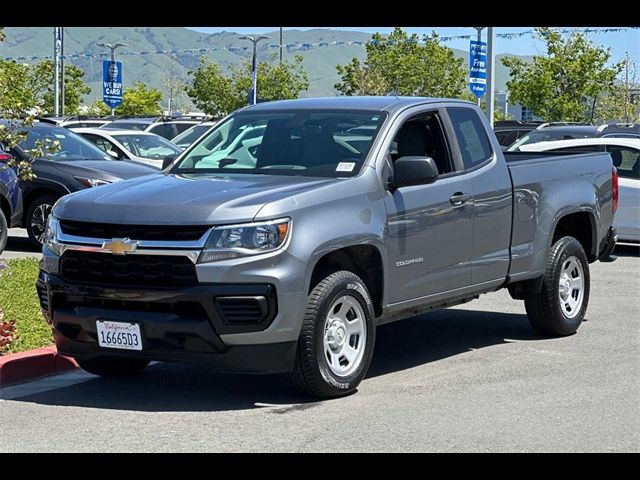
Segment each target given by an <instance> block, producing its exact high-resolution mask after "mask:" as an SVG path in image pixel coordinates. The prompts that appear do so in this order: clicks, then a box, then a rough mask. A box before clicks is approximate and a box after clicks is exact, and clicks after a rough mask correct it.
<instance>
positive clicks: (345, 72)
mask: <svg viewBox="0 0 640 480" xmlns="http://www.w3.org/2000/svg"><path fill="white" fill-rule="evenodd" d="M366 53H367V56H366V59H365V61H364V63H362V62H360V60H358V59H357V58H354V59H353V60H351V62H350V63H348V64H346V65H338V66H337V67H336V69H337V71H338V75H340V80H341V81H340V82H339V83H336V84H335V88H336V89H337V90H338V91H339V92H340V93H342V94H344V95H385V94H387V93H389V92H394V93H396V94H398V95H419V96H429V97H460V96H461V95H463V92H464V91H465V89H466V88H467V76H468V75H467V71H466V69H465V68H464V60H463V59H462V58H456V57H455V55H454V53H453V50H452V49H450V48H449V47H446V46H444V45H440V41H439V39H438V35H437V34H436V33H435V32H433V33H432V35H431V36H429V35H424V36H423V37H422V43H421V42H420V41H419V37H418V35H416V34H412V35H408V34H407V32H405V31H404V30H402V29H401V28H397V27H396V28H395V29H394V30H393V32H392V33H391V34H389V36H387V37H384V36H382V35H381V34H380V33H376V34H374V35H373V36H372V38H371V42H369V43H368V44H367V46H366Z"/></svg>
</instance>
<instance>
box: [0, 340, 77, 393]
mask: <svg viewBox="0 0 640 480" xmlns="http://www.w3.org/2000/svg"><path fill="white" fill-rule="evenodd" d="M77 367H78V364H77V363H76V362H75V360H73V359H72V358H69V357H65V356H62V355H58V351H57V350H56V347H55V346H54V345H51V346H50V347H44V348H36V349H35V350H29V351H26V352H18V353H12V354H11V355H4V356H2V357H0V388H1V387H6V386H7V385H11V384H14V383H19V382H25V381H27V380H33V379H35V378H39V377H45V376H47V375H55V374H56V373H61V372H65V371H67V370H73V369H74V368H77Z"/></svg>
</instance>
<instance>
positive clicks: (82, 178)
mask: <svg viewBox="0 0 640 480" xmlns="http://www.w3.org/2000/svg"><path fill="white" fill-rule="evenodd" d="M24 130H25V131H26V134H27V135H26V138H25V139H24V140H23V141H22V142H21V143H20V144H19V145H18V147H16V148H13V149H11V151H10V153H11V155H13V156H15V157H16V158H17V159H18V160H27V161H30V162H32V169H33V172H34V173H35V175H36V178H35V179H33V180H26V181H21V182H20V187H21V189H22V195H23V199H24V215H23V217H22V222H21V225H20V226H22V227H24V228H26V229H27V233H28V234H29V238H30V239H31V241H32V242H33V243H34V244H35V245H38V246H39V245H42V243H43V237H44V230H45V226H46V222H47V218H48V216H49V213H50V212H51V208H52V207H53V205H54V203H55V202H56V201H57V200H58V199H59V198H60V197H62V196H64V195H67V194H68V193H72V192H76V191H78V190H82V189H85V188H94V187H99V186H100V185H105V184H108V183H113V182H118V181H120V180H126V179H128V178H133V177H139V176H142V175H148V174H152V173H157V172H158V171H159V169H157V168H154V167H151V166H147V165H141V164H139V163H134V162H130V161H114V160H113V159H112V158H111V157H110V156H109V155H106V154H105V153H104V152H103V151H102V150H100V149H99V148H97V147H96V146H94V145H93V144H92V143H91V142H89V141H87V140H85V139H84V138H82V137H81V136H80V135H77V134H75V133H73V132H72V131H70V130H68V129H66V128H62V127H57V126H54V125H51V124H47V123H41V122H36V123H34V124H33V125H32V126H29V127H24ZM44 141H49V142H53V141H58V142H59V144H60V147H59V149H58V150H57V151H56V152H55V153H53V154H46V155H45V157H43V158H40V159H36V160H32V158H31V155H30V153H29V151H30V150H33V149H36V148H39V145H41V144H42V142H44Z"/></svg>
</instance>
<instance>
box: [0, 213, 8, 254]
mask: <svg viewBox="0 0 640 480" xmlns="http://www.w3.org/2000/svg"><path fill="white" fill-rule="evenodd" d="M8 235H9V224H8V222H7V217H5V216H4V212H3V211H2V209H0V253H2V252H4V247H6V246H7V236H8Z"/></svg>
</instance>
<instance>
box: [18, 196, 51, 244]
mask: <svg viewBox="0 0 640 480" xmlns="http://www.w3.org/2000/svg"><path fill="white" fill-rule="evenodd" d="M57 200H58V197H56V196H55V195H51V194H47V195H42V196H41V197H38V198H36V199H35V200H34V201H33V202H32V203H31V205H30V206H29V209H28V210H27V216H26V218H25V228H26V229H27V233H28V234H29V239H30V240H31V243H33V245H34V246H36V247H42V244H43V243H44V231H45V228H46V226H47V218H49V214H51V209H52V208H53V205H54V204H55V203H56V201H57Z"/></svg>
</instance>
